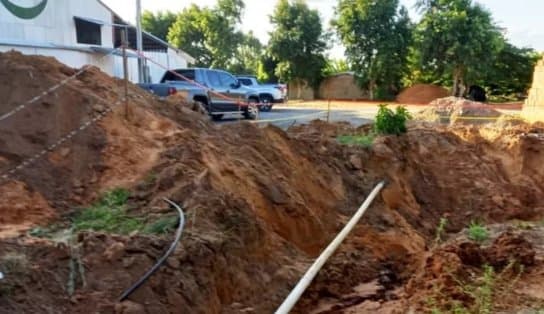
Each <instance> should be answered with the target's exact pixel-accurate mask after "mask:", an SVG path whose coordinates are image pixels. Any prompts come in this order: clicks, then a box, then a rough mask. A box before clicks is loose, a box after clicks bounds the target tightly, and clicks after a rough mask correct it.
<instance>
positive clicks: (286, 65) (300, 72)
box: [268, 0, 327, 85]
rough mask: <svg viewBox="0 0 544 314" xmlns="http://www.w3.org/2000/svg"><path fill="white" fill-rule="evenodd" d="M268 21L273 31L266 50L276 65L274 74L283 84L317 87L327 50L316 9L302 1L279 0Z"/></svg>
mask: <svg viewBox="0 0 544 314" xmlns="http://www.w3.org/2000/svg"><path fill="white" fill-rule="evenodd" d="M270 22H271V23H272V25H273V26H274V31H272V33H270V42H269V46H268V50H269V54H270V56H271V57H272V58H273V59H274V60H275V61H276V62H277V65H276V68H275V74H276V75H277V76H278V77H279V78H280V80H281V81H283V82H289V81H298V82H299V83H303V82H307V83H309V84H310V85H315V84H317V83H318V82H319V81H320V79H321V69H322V68H323V66H324V65H325V57H324V55H323V54H324V52H325V49H326V48H327V44H326V41H325V40H326V34H325V32H324V30H323V26H322V23H321V18H320V16H319V13H318V12H317V10H312V9H310V8H309V7H308V5H307V4H306V2H305V1H303V0H294V1H291V2H290V1H288V0H279V1H278V4H277V6H276V8H275V10H274V13H273V14H272V16H271V17H270ZM303 84H304V83H303Z"/></svg>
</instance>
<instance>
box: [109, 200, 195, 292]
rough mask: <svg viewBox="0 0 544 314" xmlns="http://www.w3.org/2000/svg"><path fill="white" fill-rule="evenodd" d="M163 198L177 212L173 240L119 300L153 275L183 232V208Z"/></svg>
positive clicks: (172, 250)
mask: <svg viewBox="0 0 544 314" xmlns="http://www.w3.org/2000/svg"><path fill="white" fill-rule="evenodd" d="M163 200H164V201H165V202H167V203H168V204H170V205H171V206H173V207H174V208H175V209H176V210H177V211H178V214H179V226H178V230H177V231H176V238H175V239H174V242H172V244H171V245H170V248H169V249H168V251H166V253H165V254H164V255H163V256H162V257H161V258H160V259H159V260H158V261H157V263H156V264H155V265H153V267H151V269H149V270H148V271H147V273H145V275H143V276H142V277H141V278H140V279H139V280H138V281H137V282H136V283H135V284H133V285H132V286H131V287H130V288H128V289H127V290H125V292H123V294H122V295H121V297H120V298H119V302H122V301H124V300H125V299H126V298H128V297H129V296H130V295H131V294H132V293H133V292H134V291H136V289H138V288H139V287H140V286H141V285H142V284H143V283H144V282H145V281H146V280H147V279H148V278H149V277H150V276H151V275H153V273H154V272H156V271H157V269H159V267H161V265H162V264H163V263H164V262H165V261H166V259H167V258H168V257H169V256H170V254H172V252H174V250H175V249H176V246H177V245H178V243H179V239H180V238H181V233H182V232H183V226H184V225H185V216H184V215H183V210H182V209H181V207H179V205H178V204H176V203H174V202H172V201H171V200H169V199H167V198H163Z"/></svg>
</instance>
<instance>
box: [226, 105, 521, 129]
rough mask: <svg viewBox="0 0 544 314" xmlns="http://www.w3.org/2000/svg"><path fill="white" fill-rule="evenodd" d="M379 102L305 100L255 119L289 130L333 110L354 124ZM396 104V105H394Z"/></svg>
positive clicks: (333, 117)
mask: <svg viewBox="0 0 544 314" xmlns="http://www.w3.org/2000/svg"><path fill="white" fill-rule="evenodd" d="M378 105H379V103H370V102H332V103H331V104H330V107H329V104H328V103H327V102H326V101H314V102H306V103H289V104H281V105H275V106H274V108H273V109H272V111H271V112H261V113H260V114H259V119H258V120H255V121H252V123H257V124H259V125H266V124H273V125H276V126H278V127H280V128H283V129H287V128H289V127H290V126H292V125H297V124H305V123H308V122H310V121H312V120H315V119H321V120H327V112H328V111H329V109H330V115H329V120H330V121H331V122H340V121H347V122H349V123H351V124H353V125H354V126H361V125H363V124H367V123H371V122H372V121H373V120H374V119H375V117H376V114H377V113H378V109H379V106H378ZM392 106H395V105H392ZM425 107H426V106H421V105H407V106H406V108H407V109H408V111H410V112H411V113H416V112H419V111H421V110H423V109H424V108H425ZM496 109H498V110H499V111H501V112H502V113H504V114H517V113H519V109H514V110H510V109H506V108H505V109H501V108H496ZM238 120H239V119H238V117H236V116H234V117H225V118H224V119H223V120H222V121H221V122H220V123H224V124H226V123H235V122H237V121H238Z"/></svg>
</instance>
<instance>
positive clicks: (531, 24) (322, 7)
mask: <svg viewBox="0 0 544 314" xmlns="http://www.w3.org/2000/svg"><path fill="white" fill-rule="evenodd" d="M103 1H104V2H105V3H106V4H107V5H109V6H110V7H111V8H112V9H113V10H115V11H116V12H117V13H118V14H119V15H121V16H122V17H123V18H125V19H127V20H130V21H134V20H135V18H134V16H135V14H136V13H135V3H136V1H135V0H103ZM400 1H401V3H402V4H404V5H405V6H407V7H408V8H409V9H411V15H412V17H413V18H417V14H416V13H415V12H414V10H413V5H414V3H415V2H416V0H400ZM215 2H216V0H199V1H192V0H142V7H143V9H144V10H150V11H161V10H162V11H164V10H170V11H173V12H177V11H180V10H182V9H183V8H184V7H186V6H188V5H190V4H191V3H197V4H198V5H209V6H211V5H214V4H215ZM276 2H277V1H274V0H245V4H246V9H245V12H244V17H243V21H242V22H243V24H242V29H243V30H244V31H249V30H252V31H253V33H254V34H255V35H256V36H257V37H258V38H259V39H260V40H261V41H262V42H263V43H266V41H267V40H268V33H269V32H270V31H271V30H272V26H271V25H270V23H269V19H268V16H269V15H270V14H271V13H272V12H273V9H274V6H275V4H276ZM336 2H337V1H336V0H307V3H308V5H309V6H310V7H312V8H315V9H318V10H319V12H320V14H321V17H322V19H323V21H324V23H325V24H326V25H327V26H328V25H329V21H330V19H331V18H332V16H333V11H334V6H335V4H336ZM478 2H479V3H481V4H483V5H484V6H485V7H487V8H488V9H489V10H490V11H491V12H492V13H493V17H494V19H495V21H496V22H497V23H498V24H499V25H500V26H502V27H504V28H506V29H507V30H508V33H507V36H508V38H509V39H510V41H511V42H512V43H514V44H515V45H517V46H520V47H532V48H535V49H537V50H539V51H543V52H544V23H543V18H542V15H543V14H544V1H543V0H517V1H512V0H479V1H478ZM332 55H333V56H334V57H341V56H342V49H340V48H339V47H336V48H335V49H334V50H333V52H332Z"/></svg>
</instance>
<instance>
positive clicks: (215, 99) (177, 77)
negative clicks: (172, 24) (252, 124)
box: [139, 68, 261, 120]
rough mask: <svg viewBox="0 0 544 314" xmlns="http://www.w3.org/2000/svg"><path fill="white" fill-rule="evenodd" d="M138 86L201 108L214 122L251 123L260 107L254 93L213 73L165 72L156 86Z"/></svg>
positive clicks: (226, 75)
mask: <svg viewBox="0 0 544 314" xmlns="http://www.w3.org/2000/svg"><path fill="white" fill-rule="evenodd" d="M139 86H140V87H141V88H143V89H146V90H148V91H150V92H152V93H153V94H155V95H158V96H162V97H166V96H170V95H173V94H181V95H183V97H184V98H185V99H186V100H187V101H188V102H195V103H198V104H200V105H202V106H203V107H204V108H205V109H206V110H207V112H208V114H209V115H210V116H211V117H212V119H214V120H221V119H222V118H223V117H224V116H225V115H226V114H242V115H243V116H244V117H245V118H246V119H255V118H257V115H258V110H259V106H261V104H260V98H259V91H258V90H254V89H252V88H249V87H246V86H243V85H242V84H241V83H240V82H239V80H238V79H237V78H236V77H235V76H233V75H232V74H230V73H228V72H225V71H221V70H215V69H203V68H187V69H176V70H173V71H167V72H166V73H164V75H163V77H162V79H161V81H160V83H158V84H139Z"/></svg>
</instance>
